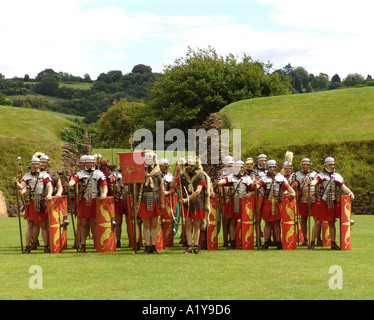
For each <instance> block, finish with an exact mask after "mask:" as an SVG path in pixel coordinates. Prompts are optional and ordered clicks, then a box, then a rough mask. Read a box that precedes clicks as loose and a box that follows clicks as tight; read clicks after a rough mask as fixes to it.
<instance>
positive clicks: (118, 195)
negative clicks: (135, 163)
mask: <svg viewBox="0 0 374 320" xmlns="http://www.w3.org/2000/svg"><path fill="white" fill-rule="evenodd" d="M109 179H110V183H111V185H112V190H113V193H114V204H115V219H116V238H117V243H116V248H121V236H122V222H123V216H125V219H126V232H127V237H128V239H129V240H130V219H129V212H128V208H127V197H128V196H129V187H128V185H126V184H125V183H123V182H122V173H121V168H120V167H118V168H117V170H115V171H113V172H112V173H111V174H110V176H109Z"/></svg>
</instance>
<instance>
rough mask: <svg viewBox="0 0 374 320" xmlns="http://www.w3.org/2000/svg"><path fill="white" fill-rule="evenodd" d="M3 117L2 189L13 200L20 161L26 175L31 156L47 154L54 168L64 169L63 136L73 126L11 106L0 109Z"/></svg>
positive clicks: (0, 142) (0, 119)
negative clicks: (62, 162) (38, 152)
mask: <svg viewBox="0 0 374 320" xmlns="http://www.w3.org/2000/svg"><path fill="white" fill-rule="evenodd" d="M0 115H1V116H0V128H1V131H0V154H1V160H2V165H1V166H0V189H1V190H2V191H3V192H4V195H5V198H6V199H9V196H10V197H13V194H12V193H11V192H12V186H13V182H12V177H14V176H15V175H16V173H17V165H18V160H17V157H19V156H20V157H22V163H23V166H24V171H25V170H26V168H27V167H28V166H29V163H30V159H31V157H32V155H33V154H34V153H35V152H37V151H40V152H44V153H46V154H48V155H49V157H50V158H51V164H52V167H54V168H56V169H58V170H60V169H62V168H61V149H62V145H63V141H62V140H61V137H60V134H61V132H62V130H63V129H64V128H65V127H70V126H71V125H73V122H71V121H69V120H66V119H64V118H63V117H60V116H58V115H55V114H51V113H49V112H43V111H39V110H35V109H27V108H15V107H8V106H0ZM10 194H11V195H10Z"/></svg>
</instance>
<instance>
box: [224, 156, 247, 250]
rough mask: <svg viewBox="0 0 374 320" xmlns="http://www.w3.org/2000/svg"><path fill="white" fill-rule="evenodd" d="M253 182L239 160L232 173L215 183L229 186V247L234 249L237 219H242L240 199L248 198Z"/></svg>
mask: <svg viewBox="0 0 374 320" xmlns="http://www.w3.org/2000/svg"><path fill="white" fill-rule="evenodd" d="M252 183H253V180H252V179H251V177H249V176H248V175H247V174H246V172H245V169H244V162H243V161H241V160H239V161H236V162H235V166H234V173H233V174H230V175H229V176H227V177H225V178H223V179H222V180H220V181H218V182H217V185H218V186H222V185H229V186H231V189H230V190H231V193H230V206H229V212H228V219H229V233H230V247H229V249H235V247H236V224H237V221H238V219H241V217H242V211H241V208H242V204H241V199H242V198H243V197H246V198H247V199H249V198H250V196H251V195H252V193H251V190H252V189H253V185H252Z"/></svg>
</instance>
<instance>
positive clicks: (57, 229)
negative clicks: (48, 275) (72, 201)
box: [47, 196, 67, 253]
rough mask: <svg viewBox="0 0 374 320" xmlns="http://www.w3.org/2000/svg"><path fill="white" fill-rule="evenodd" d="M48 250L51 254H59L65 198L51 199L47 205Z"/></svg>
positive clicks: (64, 214) (65, 211)
mask: <svg viewBox="0 0 374 320" xmlns="http://www.w3.org/2000/svg"><path fill="white" fill-rule="evenodd" d="M47 214H48V231H49V248H50V250H51V252H52V253H61V252H62V248H63V242H62V237H61V224H60V222H61V221H62V217H63V216H66V215H67V197H66V196H63V197H52V200H50V201H48V203H47Z"/></svg>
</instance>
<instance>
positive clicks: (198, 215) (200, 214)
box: [175, 177, 206, 220]
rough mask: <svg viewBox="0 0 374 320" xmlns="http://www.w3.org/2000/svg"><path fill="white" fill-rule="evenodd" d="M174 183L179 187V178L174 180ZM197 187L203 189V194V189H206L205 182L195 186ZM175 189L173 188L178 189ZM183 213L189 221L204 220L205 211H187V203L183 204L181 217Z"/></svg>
mask: <svg viewBox="0 0 374 320" xmlns="http://www.w3.org/2000/svg"><path fill="white" fill-rule="evenodd" d="M176 183H177V184H178V186H179V177H178V178H177V179H176ZM197 185H198V186H202V187H203V189H202V191H201V192H204V189H205V188H206V182H205V181H204V182H199V183H198V184H197ZM178 186H177V187H175V188H178ZM183 212H184V216H185V217H189V218H191V219H194V220H195V219H196V220H202V219H205V210H204V209H201V210H193V211H192V210H189V208H188V203H187V204H184V207H183V210H181V214H182V215H183Z"/></svg>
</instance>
